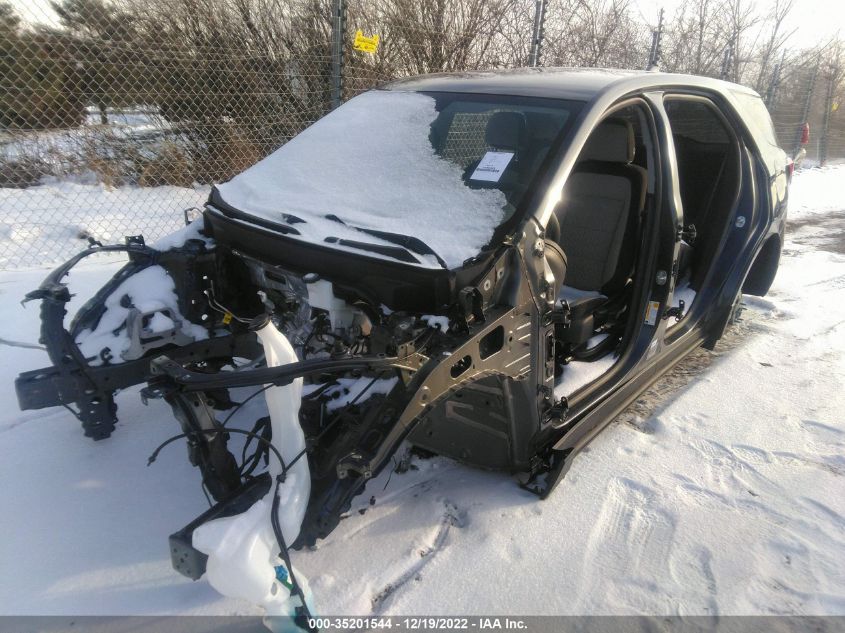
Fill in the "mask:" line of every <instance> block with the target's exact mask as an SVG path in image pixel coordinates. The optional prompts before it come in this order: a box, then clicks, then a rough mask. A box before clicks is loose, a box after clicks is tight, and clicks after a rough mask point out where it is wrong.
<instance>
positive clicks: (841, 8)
mask: <svg viewBox="0 0 845 633" xmlns="http://www.w3.org/2000/svg"><path fill="white" fill-rule="evenodd" d="M634 2H635V3H636V5H637V7H638V10H639V12H640V14H641V15H642V16H643V18H644V19H645V20H646V21H647V22H649V23H651V24H657V15H658V13H659V12H660V7H664V8H665V9H666V16H667V18H669V17H671V16H672V15H673V14H674V12H675V10H676V9H677V7H678V5H679V4H681V0H660V1H658V0H634ZM754 4H755V6H756V7H757V9H758V11H759V12H761V13H765V11H766V9H767V8H769V7H771V6H772V5H774V0H756V2H754ZM787 19H788V27H787V28H789V29H790V30H791V29H796V32H795V34H794V35H793V36H792V38H791V39H790V40H789V45H790V46H791V47H794V48H809V47H811V46H814V45H815V44H818V43H820V42H825V41H827V40H829V39H830V38H831V37H834V36H835V35H837V33H838V34H839V35H840V36H843V37H845V0H795V6H794V7H793V9H792V12H791V13H790V14H789V17H788V18H787Z"/></svg>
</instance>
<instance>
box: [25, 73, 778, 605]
mask: <svg viewBox="0 0 845 633" xmlns="http://www.w3.org/2000/svg"><path fill="white" fill-rule="evenodd" d="M790 176H791V163H790V161H789V160H788V158H787V156H786V155H785V154H784V152H783V151H782V150H781V149H780V148H779V147H778V145H777V141H776V139H775V136H774V132H773V130H772V126H771V120H770V118H769V115H768V113H767V112H766V109H765V107H764V105H763V103H762V101H761V99H760V97H759V96H758V95H756V94H755V93H754V92H753V91H750V90H748V89H746V88H743V87H741V86H737V85H733V84H728V83H724V82H720V81H715V80H710V79H706V78H700V77H689V76H681V75H669V74H660V73H627V72H618V71H613V72H611V71H595V70H590V71H585V70H566V69H530V70H518V71H510V72H496V73H493V72H479V73H462V74H459V75H432V76H425V77H418V78H410V79H406V80H402V81H397V82H395V83H392V84H389V85H387V86H385V87H383V88H382V89H379V90H373V91H370V92H367V93H364V94H362V95H360V96H358V97H355V98H354V99H351V100H350V101H349V102H347V103H346V104H344V105H343V106H342V107H340V108H338V109H337V110H335V111H334V112H332V113H331V114H329V115H328V116H326V117H325V118H323V119H322V120H320V121H318V122H317V123H315V124H314V125H313V126H311V127H310V128H308V129H307V130H305V131H304V132H302V133H301V134H300V135H299V136H297V137H295V138H294V139H293V140H291V141H290V142H288V143H287V144H286V145H284V146H283V147H281V148H280V149H279V150H278V151H276V152H275V153H273V154H271V155H270V156H268V157H267V158H265V159H264V160H262V161H261V162H259V163H258V164H256V165H254V166H253V167H251V168H250V169H248V170H246V171H245V172H243V173H242V174H240V175H238V176H236V177H235V178H233V179H232V180H231V181H229V182H227V183H224V184H221V185H219V186H217V187H215V188H214V189H213V191H212V193H211V195H210V198H209V200H208V202H207V204H206V206H205V209H204V212H203V217H202V219H201V220H198V221H196V222H194V223H192V224H190V225H189V226H187V227H186V228H185V229H184V230H182V231H180V232H179V233H178V234H176V235H173V236H171V237H170V238H168V239H166V240H165V241H164V242H163V243H158V244H156V245H155V247H151V246H148V245H146V244H145V243H144V241H143V239H142V238H140V237H134V238H127V242H126V244H124V245H114V246H96V247H92V248H90V249H89V250H86V251H84V252H82V253H80V254H79V255H78V256H77V257H75V258H73V259H72V260H70V261H69V262H68V263H66V264H65V265H63V266H62V267H60V268H58V269H57V270H56V271H54V272H53V273H52V274H51V275H50V276H49V277H48V278H47V279H46V280H45V281H44V283H43V284H42V285H41V287H40V288H39V289H37V290H35V291H34V292H32V293H30V294H29V295H28V299H37V300H40V301H41V306H42V307H41V318H42V321H43V327H42V335H41V340H42V342H43V344H44V345H46V347H47V350H48V353H49V356H50V360H51V362H52V363H53V364H52V366H50V367H48V368H45V369H40V370H37V371H30V372H26V373H24V374H21V375H20V377H19V378H18V379H17V383H16V387H17V393H18V398H19V402H20V405H21V408H23V409H37V408H42V407H51V406H57V405H64V406H66V407H68V408H70V409H71V410H72V411H73V413H74V414H75V415H76V416H77V417H78V418H79V420H80V421H81V422H82V427H83V430H84V432H85V434H86V435H87V436H89V437H91V438H93V439H95V440H97V439H102V438H105V437H108V436H109V435H110V434H111V433H112V432H113V431H114V427H115V422H116V420H117V416H118V411H117V407H116V405H115V400H114V394H115V392H117V391H119V390H121V389H125V388H127V387H129V386H132V385H136V384H143V385H144V387H143V389H142V392H141V394H142V397H143V398H161V399H164V400H165V401H166V402H167V403H169V405H170V406H171V407H172V410H173V414H174V416H175V418H176V420H177V421H178V424H179V427H180V430H181V433H180V434H179V435H177V436H175V437H174V438H170V439H169V440H168V441H167V442H165V444H167V443H168V442H172V441H177V440H182V439H184V440H185V441H186V442H187V445H188V450H189V458H190V460H191V462H192V463H193V464H194V465H195V466H197V467H198V468H199V469H200V471H201V473H202V480H203V485H204V486H205V488H206V489H207V491H208V492H209V493H210V494H211V495H212V496H213V497H214V499H215V501H216V504H215V505H214V506H213V507H212V508H211V509H210V510H209V511H208V512H206V513H205V514H203V515H202V516H200V517H198V518H197V519H196V520H195V521H193V522H192V523H191V524H189V525H188V526H186V527H184V528H182V529H180V530H178V531H176V532H175V533H174V534H173V535H172V536H171V538H170V549H171V555H172V559H173V564H174V566H175V568H176V569H177V570H179V571H180V572H181V573H183V574H185V575H187V576H189V577H191V578H199V577H200V576H202V575H203V574H205V575H206V576H207V578H208V579H209V581H210V582H211V584H212V585H213V586H215V587H216V588H217V589H218V590H219V591H221V592H222V593H224V594H227V595H232V596H236V597H241V598H244V599H248V600H251V601H252V602H254V603H257V604H260V605H262V606H264V607H265V608H266V609H267V612H268V613H270V614H291V613H300V614H307V612H308V606H307V604H306V602H307V601H306V597H305V590H304V588H303V584H304V581H302V579H297V578H296V575H295V571H294V569H293V567H292V566H291V564H290V558H289V549H291V548H293V549H295V548H298V547H301V546H305V545H309V544H313V543H314V542H315V541H316V540H318V539H321V538H324V537H325V536H327V535H328V534H329V533H330V532H331V531H332V529H333V528H334V527H335V526H336V525H337V524H338V522H339V521H340V519H341V517H342V516H343V514H344V513H345V512H346V511H347V510H348V509H349V507H350V502H351V500H352V499H353V497H355V496H356V495H357V494H359V493H360V492H361V491H362V490H363V488H364V486H365V484H366V482H367V481H368V480H369V479H370V478H372V477H374V476H375V475H377V474H378V473H379V472H380V471H381V470H382V469H383V468H385V466H386V465H387V464H388V463H389V462H390V459H391V456H392V455H393V454H394V453H395V451H396V450H397V449H398V447H399V446H400V444H402V443H403V442H407V443H409V444H410V445H412V446H414V447H418V448H419V449H423V450H424V451H428V452H433V453H437V454H441V455H446V456H449V457H451V458H454V459H456V460H459V461H461V462H464V463H467V464H470V465H474V466H477V467H482V468H488V469H498V470H503V471H507V472H510V473H513V474H515V475H517V479H518V482H519V484H520V485H522V486H523V487H525V488H526V489H528V490H530V491H532V492H534V493H536V495H538V497H541V498H543V497H546V496H548V495H549V493H550V492H551V491H552V489H553V488H554V486H555V484H556V483H557V482H558V481H560V479H561V477H562V476H563V474H564V473H565V471H566V470H567V468H568V467H569V465H570V463H571V462H572V459H573V456H574V454H575V452H577V451H578V450H579V449H580V448H582V447H583V446H585V445H586V444H587V443H588V442H589V441H590V439H591V438H592V437H593V436H595V434H596V433H598V431H599V430H600V429H601V428H602V427H603V426H604V425H605V424H606V423H607V422H608V421H609V420H610V419H611V418H612V416H613V415H614V414H616V413H617V412H618V411H620V410H621V409H622V408H623V407H625V406H626V405H627V404H628V403H630V402H631V401H632V400H633V399H634V398H636V397H637V395H638V394H640V393H641V392H642V391H643V390H644V389H645V388H646V387H647V386H648V385H649V384H650V383H651V382H653V381H654V380H655V379H656V378H657V377H659V376H660V375H661V374H662V373H663V372H665V371H667V370H668V369H669V368H670V367H671V366H672V365H673V364H674V363H676V362H678V361H679V360H680V359H681V358H683V357H684V355H686V354H687V353H689V352H690V351H692V350H693V349H695V348H696V347H698V346H700V345H705V346H711V347H712V346H713V345H714V344H715V342H716V341H717V340H718V339H719V337H720V336H721V335H722V333H723V331H724V329H725V327H726V326H727V325H728V324H729V322H730V321H731V320H732V318H733V317H734V315H735V314H736V312H737V310H738V308H739V300H740V298H741V296H742V293H743V292H745V293H750V294H757V295H762V294H765V293H766V292H767V290H768V288H769V286H770V284H771V283H772V280H773V278H774V276H775V273H776V271H777V266H778V260H779V257H780V250H781V244H782V241H783V239H782V238H783V231H784V224H785V215H786V199H787V189H788V182H789V179H790ZM104 251H125V252H126V253H128V257H129V263H128V264H127V265H126V266H125V267H124V268H123V269H122V270H120V272H118V273H117V274H116V275H115V277H114V278H113V279H112V280H111V281H109V282H108V283H107V284H106V285H105V286H104V287H103V288H102V289H101V290H100V291H99V292H98V293H97V294H96V295H95V296H94V297H93V298H92V299H91V300H90V301H88V302H87V304H86V305H85V306H84V307H83V308H82V309H81V310H79V312H78V313H77V314H76V316H75V317H74V318H73V320H72V321H71V322H70V323H69V324H65V323H64V316H65V307H66V304H67V302H68V301H69V299H70V296H71V295H70V292H69V290H68V287H67V285H66V284H65V283H64V282H63V279H64V278H65V276H66V274H67V273H68V271H70V269H71V268H72V267H73V266H74V265H75V264H76V263H77V262H78V261H80V260H81V259H83V258H85V257H87V256H89V255H91V254H94V253H99V252H104ZM237 388H252V389H253V390H252V391H251V392H244V391H239V392H238V393H239V394H240V393H247V395H246V397H245V398H243V399H242V400H241V402H240V403H237V402H235V401H234V400H233V398H232V390H233V389H237ZM255 397H262V398H265V399H266V402H267V409H268V412H269V416H267V417H263V418H260V419H258V420H256V421H255V424H254V425H253V426H252V428H247V429H236V428H232V427H230V426H227V423H228V421H229V419H230V418H231V417H232V415H233V413H234V411H237V410H238V408H239V407H240V406H242V405H243V404H244V402H246V401H248V400H251V399H253V398H255ZM235 435H242V436H244V437H243V438H241V439H242V440H243V439H245V443H246V446H245V447H244V449H243V452H242V454H241V459H237V458H236V457H235V456H234V455H233V454H232V452H231V451H230V449H229V443H230V442H231V441H232V438H233V436H235ZM154 458H155V455H154V456H153V457H152V458H151V459H154Z"/></svg>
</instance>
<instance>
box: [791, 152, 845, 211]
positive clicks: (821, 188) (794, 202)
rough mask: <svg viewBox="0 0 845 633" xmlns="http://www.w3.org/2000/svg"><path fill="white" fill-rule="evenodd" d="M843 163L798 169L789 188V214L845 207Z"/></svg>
mask: <svg viewBox="0 0 845 633" xmlns="http://www.w3.org/2000/svg"><path fill="white" fill-rule="evenodd" d="M843 190H845V165H831V166H828V167H816V168H813V169H802V170H801V171H799V172H797V173H796V174H795V177H794V178H793V180H792V186H791V188H790V192H789V217H790V218H791V219H795V220H797V219H800V218H802V217H803V216H806V215H814V214H819V213H827V212H829V211H845V195H843Z"/></svg>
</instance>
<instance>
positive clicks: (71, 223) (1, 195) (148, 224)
mask: <svg viewBox="0 0 845 633" xmlns="http://www.w3.org/2000/svg"><path fill="white" fill-rule="evenodd" d="M208 192H209V187H203V186H196V187H194V188H188V187H170V186H168V187H129V186H127V187H107V186H105V185H103V184H96V183H91V182H86V181H85V179H79V180H77V181H57V180H54V179H52V178H45V180H44V182H43V184H40V185H38V186H35V187H29V188H27V189H11V188H0V270H2V269H5V268H18V267H20V266H31V265H35V264H40V263H43V264H60V263H61V262H63V261H65V260H67V259H69V258H70V257H72V256H73V255H75V254H76V253H78V252H79V251H81V250H82V249H84V248H85V247H86V246H87V245H88V242H87V240H88V237H92V238H94V239H95V240H99V241H100V242H102V243H103V244H109V243H111V244H113V243H122V242H123V238H124V237H125V236H127V235H138V234H139V233H144V235H145V237H146V238H147V240H148V241H152V240H154V239H156V238H160V237H162V236H164V235H167V234H168V233H171V232H173V231H175V230H177V229H178V228H180V227H182V226H184V225H185V221H184V215H183V209H187V208H189V207H195V206H201V205H202V204H203V203H204V202H205V200H206V199H207V198H208ZM35 277H36V278H37V277H38V275H35Z"/></svg>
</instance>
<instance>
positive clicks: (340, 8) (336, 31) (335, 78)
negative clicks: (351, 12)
mask: <svg viewBox="0 0 845 633" xmlns="http://www.w3.org/2000/svg"><path fill="white" fill-rule="evenodd" d="M345 40H346V0H332V49H331V55H332V75H331V108H332V110H334V109H335V108H336V107H338V106H339V105H340V104H341V101H342V100H343V45H344V42H345Z"/></svg>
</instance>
